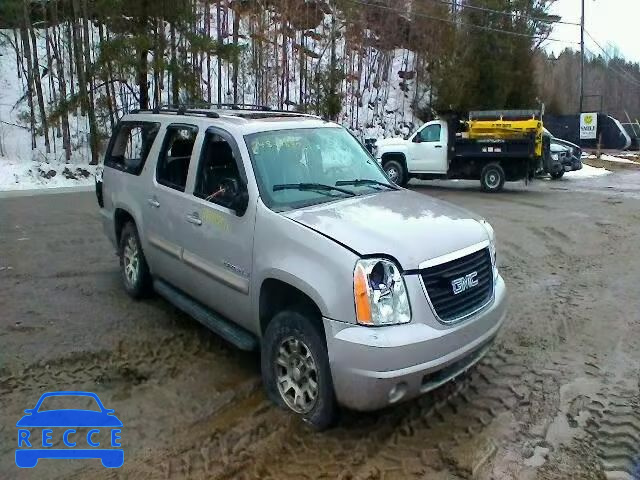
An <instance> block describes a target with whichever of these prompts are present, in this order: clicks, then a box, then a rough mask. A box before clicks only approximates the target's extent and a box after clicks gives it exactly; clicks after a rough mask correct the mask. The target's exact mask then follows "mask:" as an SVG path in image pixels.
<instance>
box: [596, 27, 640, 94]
mask: <svg viewBox="0 0 640 480" xmlns="http://www.w3.org/2000/svg"><path fill="white" fill-rule="evenodd" d="M585 33H586V34H587V35H588V36H589V38H590V39H591V40H592V41H593V43H595V44H596V46H597V47H598V48H599V49H600V50H602V53H604V55H605V57H606V58H607V59H608V60H609V61H608V62H607V68H609V69H610V70H612V71H614V72H615V71H617V72H618V73H620V74H622V75H623V76H624V77H625V78H626V79H627V80H628V81H629V82H631V83H633V84H634V85H635V86H637V87H640V80H639V79H637V78H636V77H634V76H633V75H632V74H631V73H630V72H628V71H626V70H624V69H620V70H616V69H614V68H613V67H612V66H611V65H610V62H611V60H615V57H613V56H611V55H610V54H609V53H607V51H606V50H605V49H604V48H603V47H602V45H600V43H598V41H597V40H596V39H595V38H593V35H591V34H590V33H589V32H588V31H587V30H585ZM591 53H592V54H593V52H591Z"/></svg>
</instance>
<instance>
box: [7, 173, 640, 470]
mask: <svg viewBox="0 0 640 480" xmlns="http://www.w3.org/2000/svg"><path fill="white" fill-rule="evenodd" d="M443 185H444V186H443ZM412 188H415V189H417V190H419V191H421V192H424V193H425V194H430V195H434V196H437V197H440V198H444V199H447V200H449V201H451V202H454V203H456V204H459V205H462V206H465V207H468V208H470V209H472V210H474V211H476V212H479V213H481V214H482V215H484V216H485V217H486V218H487V219H488V220H489V221H490V222H491V223H492V224H493V225H494V227H495V230H496V232H497V235H498V248H499V249H498V259H499V265H500V269H501V272H502V275H503V276H504V277H505V280H506V282H507V285H508V288H509V292H510V307H509V316H508V320H507V323H506V325H505V327H504V329H503V331H502V333H501V335H500V337H499V340H498V342H497V344H496V346H495V348H494V349H493V351H492V352H491V353H490V354H489V355H488V356H487V357H486V359H485V360H483V361H482V362H481V363H480V364H479V365H478V366H477V368H475V369H473V370H472V371H471V372H470V373H469V374H467V375H466V376H465V377H464V378H462V379H460V380H459V381H457V382H456V383H455V384H450V385H448V386H446V387H444V388H441V389H440V390H438V391H436V392H435V393H434V394H432V395H427V396H425V397H423V398H421V399H419V400H417V401H414V402H410V403H407V404H403V405H399V406H397V407H396V408H393V409H389V410H385V411H382V412H377V413H373V414H356V413H349V412H345V413H344V414H343V417H342V421H341V423H340V425H339V426H338V427H337V428H335V429H333V430H330V431H328V432H325V433H321V434H318V433H314V432H313V431H310V430H309V429H308V428H307V427H306V426H305V425H303V424H301V423H300V422H299V421H297V420H296V419H295V418H293V417H292V416H291V415H288V414H287V413H285V412H283V411H280V410H278V409H277V408H275V407H273V406H272V405H271V404H270V403H269V402H268V401H267V400H266V398H265V395H264V394H263V391H262V389H261V383H260V377H259V366H258V356H257V355H256V354H247V353H243V352H240V351H237V350H235V349H234V348H232V347H230V346H229V345H227V344H225V343H224V342H223V341H221V340H220V339H218V338H217V337H216V336H215V335H213V334H211V333H209V332H208V331H207V330H206V329H205V328H204V327H201V326H200V325H199V324H197V323H196V322H195V321H193V320H191V319H189V318H187V317H186V316H185V315H183V314H181V313H179V312H178V311H176V310H175V309H174V308H173V307H172V306H170V305H169V304H167V303H166V302H165V301H163V300H162V299H159V298H152V299H149V300H145V301H142V302H135V301H133V300H130V299H129V298H128V297H127V296H126V295H125V293H124V291H123V289H122V288H121V285H120V279H119V275H118V262H117V259H116V257H115V256H114V254H113V251H112V249H111V248H110V246H109V244H108V243H107V240H106V238H105V237H104V235H103V233H102V231H101V226H100V225H99V223H98V214H97V209H96V204H95V200H94V197H93V195H92V194H91V193H77V194H60V195H44V196H33V197H24V198H5V199H1V200H0V312H1V313H0V477H2V478H91V479H100V478H135V479H138V478H142V479H144V478H186V477H189V478H215V479H227V478H228V479H231V478H247V479H249V478H272V479H281V478H291V479H304V478H340V479H356V478H358V479H406V478H424V479H436V480H437V479H457V478H479V479H503V478H505V479H511V478H513V479H516V478H517V479H558V478H581V479H582V478H586V479H600V478H607V477H608V478H612V479H613V478H633V475H634V472H635V466H634V462H635V461H636V460H637V457H638V454H639V453H640V452H639V450H640V447H639V445H640V443H639V442H640V411H639V407H640V391H639V385H638V378H639V366H640V313H639V312H640V291H639V287H638V284H639V281H640V276H639V273H640V256H639V255H638V254H637V252H638V248H640V174H639V173H637V172H630V171H621V172H617V173H615V174H613V175H609V176H607V177H602V178H599V179H592V180H581V181H576V180H573V181H572V180H571V179H564V180H563V181H560V182H548V181H547V182H544V181H543V182H537V183H534V184H533V185H532V186H530V187H529V188H528V190H524V189H523V187H522V186H521V185H518V184H515V185H512V186H510V187H509V190H508V191H506V192H504V193H503V194H498V195H487V194H483V193H481V192H480V191H479V190H478V189H477V187H476V185H475V184H471V185H470V186H467V185H466V184H465V183H464V182H455V183H450V184H438V183H431V184H422V185H420V186H415V185H414V186H413V187H412ZM50 390H87V391H93V392H96V393H97V394H98V395H99V396H100V398H101V399H102V401H103V402H104V403H105V405H106V406H107V408H113V409H115V412H116V415H117V416H118V417H119V418H120V419H121V420H122V422H123V423H124V428H123V434H122V437H123V445H124V451H125V463H124V466H123V467H122V468H120V469H116V470H107V469H105V468H103V467H102V466H101V465H100V462H99V461H98V460H41V461H40V463H39V464H38V466H37V467H36V468H35V469H33V470H25V469H18V468H17V467H16V466H15V464H14V450H15V448H16V446H17V429H16V426H15V423H16V421H17V420H18V419H19V418H20V417H21V415H22V414H23V413H22V412H23V410H24V409H25V408H32V407H33V406H34V405H35V403H36V401H37V400H38V398H39V396H40V395H41V394H42V393H43V392H46V391H50ZM58 441H59V439H58Z"/></svg>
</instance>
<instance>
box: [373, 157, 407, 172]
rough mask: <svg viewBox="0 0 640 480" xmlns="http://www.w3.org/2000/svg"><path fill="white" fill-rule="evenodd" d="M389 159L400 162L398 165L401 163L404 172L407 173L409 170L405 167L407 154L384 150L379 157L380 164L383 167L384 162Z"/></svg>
mask: <svg viewBox="0 0 640 480" xmlns="http://www.w3.org/2000/svg"><path fill="white" fill-rule="evenodd" d="M391 160H395V161H397V162H400V165H402V168H404V172H405V174H406V173H408V171H409V170H408V169H407V156H406V155H405V153H404V152H385V153H383V154H382V156H381V157H380V164H381V165H382V167H383V168H384V164H385V163H387V162H389V161H391Z"/></svg>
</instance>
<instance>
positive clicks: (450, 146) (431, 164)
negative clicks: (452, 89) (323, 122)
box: [372, 111, 548, 192]
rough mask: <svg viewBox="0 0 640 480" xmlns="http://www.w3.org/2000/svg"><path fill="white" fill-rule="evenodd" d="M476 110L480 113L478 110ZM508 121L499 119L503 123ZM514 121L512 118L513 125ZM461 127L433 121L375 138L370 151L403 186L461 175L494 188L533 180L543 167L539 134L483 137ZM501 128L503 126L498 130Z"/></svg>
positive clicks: (453, 122) (485, 187)
mask: <svg viewBox="0 0 640 480" xmlns="http://www.w3.org/2000/svg"><path fill="white" fill-rule="evenodd" d="M517 112H518V114H519V115H516V114H514V118H516V117H517V118H523V117H526V115H527V113H528V112H529V111H517ZM520 112H527V113H520ZM479 113H484V112H476V114H479ZM488 113H489V112H487V114H488ZM501 115H503V113H502V112H501ZM505 118H506V117H505ZM506 121H507V120H504V121H503V120H502V117H501V118H500V122H501V125H504V124H505V123H504V122H506ZM517 122H518V120H513V125H515V124H516V123H517ZM465 125H466V123H465V122H460V121H459V120H458V119H439V120H434V121H431V122H428V123H425V124H424V125H422V126H421V127H420V128H419V129H418V130H417V131H416V132H414V133H413V134H412V135H410V136H409V137H408V138H405V139H402V138H387V139H381V140H377V141H376V142H375V145H374V146H373V149H372V150H373V151H372V153H373V155H374V156H375V158H376V159H377V160H378V162H379V163H380V164H381V165H382V167H383V168H384V170H385V172H386V173H387V175H388V176H389V178H390V179H391V180H393V181H394V182H395V183H396V184H398V185H401V186H403V185H406V183H407V182H408V181H409V179H411V178H420V179H423V180H432V179H465V180H480V184H481V186H482V188H483V190H485V191H488V192H497V191H500V190H501V189H502V188H503V186H504V183H505V181H517V180H530V179H533V177H534V174H535V172H536V170H538V169H539V168H541V167H542V162H543V156H544V155H540V154H539V152H540V151H542V150H543V149H542V148H541V146H540V145H539V144H538V142H541V141H542V140H541V138H542V136H541V135H540V136H539V138H538V137H537V136H536V134H535V133H531V132H523V133H522V134H512V135H504V136H500V135H495V136H492V134H491V133H488V134H486V135H485V136H483V137H482V138H469V136H468V135H465V133H464V129H465ZM539 125H540V127H541V123H540V124H539ZM540 130H541V128H540ZM505 131H506V130H505V129H504V128H502V130H501V132H502V133H504V132H505ZM515 131H516V130H515V129H514V130H513V132H515ZM508 133H511V132H508ZM547 150H548V147H547Z"/></svg>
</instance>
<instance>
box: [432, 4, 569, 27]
mask: <svg viewBox="0 0 640 480" xmlns="http://www.w3.org/2000/svg"><path fill="white" fill-rule="evenodd" d="M430 1H432V2H436V3H442V4H444V5H450V6H452V7H460V8H468V9H471V10H478V11H481V12H488V13H496V14H498V15H506V16H509V17H514V16H517V17H519V18H524V19H526V20H534V21H536V22H543V23H549V24H553V23H560V24H562V25H573V26H575V27H579V26H580V24H579V23H575V22H565V21H563V20H550V19H547V18H542V17H534V16H531V15H518V14H517V13H515V12H505V11H504V10H494V9H492V8H486V7H477V6H475V5H469V4H466V3H456V2H452V1H450V0H430Z"/></svg>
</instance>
